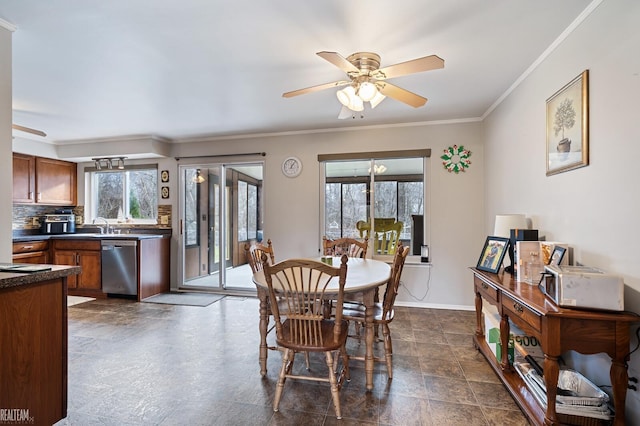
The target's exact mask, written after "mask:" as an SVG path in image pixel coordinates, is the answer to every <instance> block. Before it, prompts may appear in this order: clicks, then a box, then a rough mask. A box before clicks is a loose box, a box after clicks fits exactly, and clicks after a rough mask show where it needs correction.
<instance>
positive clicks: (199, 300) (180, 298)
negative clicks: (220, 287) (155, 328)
mask: <svg viewBox="0 0 640 426" xmlns="http://www.w3.org/2000/svg"><path fill="white" fill-rule="evenodd" d="M223 297H225V296H224V295H221V294H209V293H181V292H178V293H160V294H156V295H155V296H151V297H147V298H146V299H144V300H143V302H147V303H161V304H165V305H185V306H209V305H210V304H212V303H214V302H217V301H218V300H220V299H222V298H223Z"/></svg>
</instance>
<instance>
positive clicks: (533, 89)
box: [483, 0, 640, 424]
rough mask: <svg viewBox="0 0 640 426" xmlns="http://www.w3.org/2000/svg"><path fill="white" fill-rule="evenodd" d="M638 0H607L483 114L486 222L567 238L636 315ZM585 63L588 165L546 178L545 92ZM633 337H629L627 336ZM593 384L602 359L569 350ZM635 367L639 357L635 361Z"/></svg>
mask: <svg viewBox="0 0 640 426" xmlns="http://www.w3.org/2000/svg"><path fill="white" fill-rule="evenodd" d="M638 22H640V2H637V1H633V0H618V1H608V0H605V1H604V2H603V3H602V4H600V6H599V7H598V8H597V9H596V10H595V11H594V12H593V13H592V14H591V15H590V16H589V17H588V18H587V19H586V20H585V21H584V22H583V23H582V24H581V25H580V26H579V27H577V28H576V30H575V31H574V32H573V33H572V34H571V35H570V36H569V37H568V38H567V39H566V40H565V41H564V42H563V43H561V44H560V45H559V46H558V48H557V49H556V50H555V51H554V52H553V53H552V54H551V55H550V56H549V57H548V58H547V59H546V60H544V61H543V62H542V63H541V64H540V66H539V67H538V68H537V69H536V70H535V71H534V72H533V73H532V74H531V75H530V76H529V77H528V78H527V79H526V80H524V82H523V83H522V84H521V85H520V86H519V87H518V88H517V89H516V90H515V91H514V92H513V93H512V94H511V95H510V96H509V97H508V98H507V99H506V101H505V102H503V103H502V104H501V105H500V106H499V107H498V108H497V109H496V110H495V111H494V112H493V113H492V114H491V115H490V116H489V117H488V118H487V119H486V120H485V121H484V137H483V139H484V141H485V151H486V153H485V155H486V166H485V170H486V181H485V187H484V193H485V202H486V209H485V213H486V214H485V221H484V229H485V231H487V232H489V231H490V230H491V229H492V226H493V225H492V218H493V217H494V216H495V214H497V213H503V212H515V213H525V214H527V216H529V217H531V218H532V219H533V225H534V227H535V228H538V229H539V230H540V231H541V234H542V235H546V237H547V239H550V240H556V241H563V242H567V243H569V244H570V245H571V246H572V247H573V248H574V253H575V255H574V257H575V260H577V261H578V262H580V263H582V264H585V265H588V266H594V267H597V268H601V269H603V270H605V271H608V272H612V273H615V274H620V275H622V276H623V277H624V281H625V283H626V291H625V305H626V308H627V309H629V310H632V311H635V312H637V313H640V296H639V294H640V261H639V257H638V256H639V253H640V251H639V250H638V241H640V228H639V227H638V226H636V224H635V222H636V221H637V220H638V212H639V211H640V191H639V190H638V183H639V179H638V171H637V168H636V162H637V159H638V158H639V157H640V126H638V124H637V123H638V117H639V116H640V107H639V106H638V99H640V55H638V52H640V32H639V31H638V30H637V24H638ZM585 69H589V73H590V78H589V84H590V99H589V101H590V109H589V113H590V129H589V136H590V158H591V159H590V165H589V166H588V167H584V168H581V169H578V170H573V171H569V172H565V173H561V174H558V175H554V176H549V177H547V176H546V175H545V171H546V168H545V167H546V166H545V137H546V136H545V109H546V99H547V98H548V97H549V96H551V95H552V94H554V93H555V92H556V91H557V90H558V89H560V88H561V87H563V86H564V85H565V84H566V83H568V82H569V81H571V80H572V79H573V78H574V77H576V76H577V75H579V74H580V73H581V72H582V71H583V70H585ZM632 339H633V342H634V343H635V341H636V339H635V337H633V338H632ZM567 359H568V360H569V361H570V362H572V363H573V364H574V365H575V366H579V367H580V369H581V370H583V371H586V372H587V373H588V376H589V377H590V378H591V379H592V380H594V381H595V382H596V383H598V384H604V383H608V382H609V379H608V371H609V361H608V357H606V356H602V357H601V358H600V359H598V360H593V357H589V358H588V359H587V358H586V357H579V356H567ZM630 365H631V369H632V371H631V374H630V375H634V376H635V377H638V376H639V373H640V355H639V354H638V353H634V354H633V356H632V358H631V363H630ZM627 403H628V410H627V412H628V414H627V416H628V417H627V419H630V420H628V421H629V424H640V402H639V396H638V392H631V391H630V392H629V395H628V397H627Z"/></svg>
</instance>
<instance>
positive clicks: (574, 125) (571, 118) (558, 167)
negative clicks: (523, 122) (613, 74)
mask: <svg viewBox="0 0 640 426" xmlns="http://www.w3.org/2000/svg"><path fill="white" fill-rule="evenodd" d="M588 164H589V70H585V71H583V72H582V73H581V74H580V75H579V76H577V77H576V78H574V79H573V80H572V81H570V82H569V83H568V84H567V85H566V86H564V87H563V88H562V89H560V90H558V91H557V92H556V93H555V94H554V95H553V96H551V97H550V98H549V99H547V176H551V175H554V174H557V173H561V172H566V171H568V170H573V169H577V168H579V167H584V166H587V165H588Z"/></svg>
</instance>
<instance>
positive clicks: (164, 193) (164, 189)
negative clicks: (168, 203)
mask: <svg viewBox="0 0 640 426" xmlns="http://www.w3.org/2000/svg"><path fill="white" fill-rule="evenodd" d="M160 195H161V197H162V199H163V200H166V199H167V198H169V187H168V186H163V187H162V188H161V189H160Z"/></svg>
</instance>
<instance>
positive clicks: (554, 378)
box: [544, 354, 560, 425]
mask: <svg viewBox="0 0 640 426" xmlns="http://www.w3.org/2000/svg"><path fill="white" fill-rule="evenodd" d="M559 374H560V365H559V364H558V357H557V356H552V355H547V354H544V381H545V385H546V387H547V401H550V402H551V401H553V402H551V403H549V404H547V412H546V414H545V418H544V423H545V424H546V425H556V424H558V420H557V414H556V404H555V400H556V393H557V390H558V376H559Z"/></svg>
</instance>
